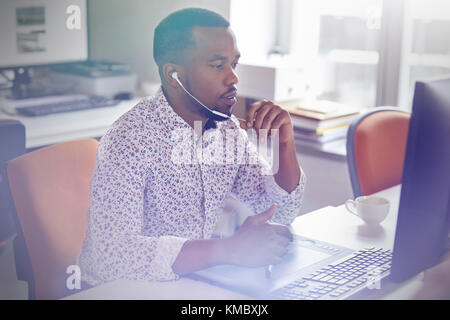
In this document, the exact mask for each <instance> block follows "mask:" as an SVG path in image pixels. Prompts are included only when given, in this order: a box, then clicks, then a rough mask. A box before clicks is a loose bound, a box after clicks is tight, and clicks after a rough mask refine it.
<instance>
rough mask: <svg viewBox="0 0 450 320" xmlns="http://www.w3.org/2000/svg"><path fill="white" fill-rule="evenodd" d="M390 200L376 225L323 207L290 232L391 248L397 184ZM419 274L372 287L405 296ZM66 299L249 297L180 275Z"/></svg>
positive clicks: (388, 295)
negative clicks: (384, 217) (370, 226)
mask: <svg viewBox="0 0 450 320" xmlns="http://www.w3.org/2000/svg"><path fill="white" fill-rule="evenodd" d="M378 195H381V196H384V197H386V198H388V199H390V200H391V204H392V206H391V210H390V213H389V216H388V218H386V220H385V221H383V222H382V223H381V225H380V227H379V228H374V229H368V228H366V227H364V225H363V223H362V221H361V220H359V218H358V217H356V216H354V215H352V214H350V213H348V212H347V211H346V209H345V208H344V206H343V205H342V206H339V207H326V208H323V209H320V210H317V211H314V212H311V213H308V214H306V215H303V216H300V217H298V218H297V219H296V220H295V221H294V223H293V225H292V227H293V229H294V232H295V233H297V234H299V235H302V236H306V237H310V238H313V239H317V240H322V241H327V242H331V243H334V244H337V245H341V246H345V247H349V248H352V249H361V248H364V247H368V246H375V247H382V248H385V249H392V248H393V244H394V232H395V227H396V222H397V211H398V210H397V209H398V203H399V195H400V186H395V187H393V188H390V189H387V190H384V191H382V192H379V193H378ZM420 279H421V276H420V275H419V276H417V277H415V278H414V279H412V280H409V281H408V282H406V283H403V284H401V285H394V284H390V283H387V284H386V285H384V284H383V286H384V287H382V288H381V290H373V291H377V292H374V295H373V296H374V297H376V298H381V299H409V298H411V297H412V296H413V295H414V293H415V292H416V291H417V289H418V287H419V285H420ZM66 299H208V300H213V299H223V300H229V299H236V300H238V299H249V297H246V296H244V295H241V294H238V293H234V292H231V291H228V290H225V289H222V288H219V287H215V286H212V285H210V284H207V283H204V282H199V281H194V280H191V279H186V278H182V279H180V280H178V281H170V282H143V281H130V280H117V281H112V282H109V283H106V284H104V285H101V286H98V287H94V288H92V289H89V290H86V291H83V292H80V293H78V294H74V295H72V296H69V297H66Z"/></svg>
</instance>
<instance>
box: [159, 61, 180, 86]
mask: <svg viewBox="0 0 450 320" xmlns="http://www.w3.org/2000/svg"><path fill="white" fill-rule="evenodd" d="M175 72H176V73H177V74H178V77H180V67H179V66H178V65H176V64H173V63H166V64H165V65H163V68H162V76H163V78H164V81H165V82H166V83H167V84H168V85H170V86H171V87H174V88H178V87H179V86H180V85H179V84H178V82H177V81H176V80H175V78H174V77H173V74H174V73H175Z"/></svg>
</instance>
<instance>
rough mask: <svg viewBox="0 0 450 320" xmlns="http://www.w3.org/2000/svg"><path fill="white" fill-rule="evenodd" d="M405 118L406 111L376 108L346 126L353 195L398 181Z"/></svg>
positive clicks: (367, 193)
mask: <svg viewBox="0 0 450 320" xmlns="http://www.w3.org/2000/svg"><path fill="white" fill-rule="evenodd" d="M409 120H410V114H408V113H406V112H403V111H400V110H395V109H380V110H376V111H375V112H371V113H368V114H365V115H363V116H362V117H361V118H359V119H357V120H356V121H355V122H354V123H353V124H352V126H351V127H350V128H349V132H348V136H347V157H348V165H349V171H350V178H351V180H352V187H353V192H354V196H355V197H358V196H361V195H369V194H372V193H375V192H378V191H381V190H383V189H386V188H389V187H392V186H394V185H397V184H399V183H401V181H402V173H403V162H404V157H405V151H406V141H407V137H408V128H409Z"/></svg>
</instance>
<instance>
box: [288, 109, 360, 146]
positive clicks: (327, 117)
mask: <svg viewBox="0 0 450 320" xmlns="http://www.w3.org/2000/svg"><path fill="white" fill-rule="evenodd" d="M282 107H284V108H285V109H286V110H287V111H289V113H290V114H291V118H292V123H293V126H294V135H295V140H296V142H297V143H299V144H302V145H308V146H313V147H319V148H320V147H323V146H324V145H325V144H328V143H331V142H336V140H340V139H345V137H346V135H347V130H348V127H349V125H350V124H351V122H352V121H353V120H354V119H355V118H356V117H357V116H358V115H359V113H360V110H359V109H357V108H354V107H349V106H347V105H344V104H340V103H336V102H331V101H316V102H313V103H310V104H300V105H290V106H282Z"/></svg>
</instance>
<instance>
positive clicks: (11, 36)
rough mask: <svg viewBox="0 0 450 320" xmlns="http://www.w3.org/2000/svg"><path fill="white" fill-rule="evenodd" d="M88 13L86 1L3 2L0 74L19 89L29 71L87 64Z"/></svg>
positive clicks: (19, 0)
mask: <svg viewBox="0 0 450 320" xmlns="http://www.w3.org/2000/svg"><path fill="white" fill-rule="evenodd" d="M86 10H87V7H86V0H39V1H34V0H1V1H0V47H1V50H0V71H1V70H4V69H12V70H14V71H15V77H14V78H15V83H14V85H15V86H19V84H20V83H19V82H22V83H26V82H27V81H29V79H28V77H29V75H28V68H29V67H35V66H43V65H51V64H59V63H66V62H76V61H84V60H87V58H88V40H87V39H88V36H87V13H86ZM13 91H14V90H13ZM16 93H17V92H16Z"/></svg>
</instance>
